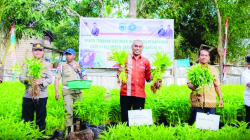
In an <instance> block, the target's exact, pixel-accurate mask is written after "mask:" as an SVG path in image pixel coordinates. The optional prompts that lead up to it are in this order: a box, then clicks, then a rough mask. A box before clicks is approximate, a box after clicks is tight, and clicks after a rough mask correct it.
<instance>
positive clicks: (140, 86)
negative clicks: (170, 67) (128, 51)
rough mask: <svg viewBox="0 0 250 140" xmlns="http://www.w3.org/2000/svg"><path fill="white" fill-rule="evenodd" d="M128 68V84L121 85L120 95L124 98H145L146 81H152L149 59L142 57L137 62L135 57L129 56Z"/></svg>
mask: <svg viewBox="0 0 250 140" xmlns="http://www.w3.org/2000/svg"><path fill="white" fill-rule="evenodd" d="M126 66H127V70H126V72H127V76H128V82H127V83H122V84H121V91H120V94H121V95H123V96H136V97H141V98H145V97H146V95H145V80H146V81H150V79H151V72H150V70H151V69H150V63H149V61H148V59H147V58H145V57H143V56H140V57H139V58H138V59H137V60H136V59H135V57H134V56H133V55H129V56H128V61H127V62H126ZM118 73H119V70H118Z"/></svg>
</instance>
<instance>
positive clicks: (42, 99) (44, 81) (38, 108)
mask: <svg viewBox="0 0 250 140" xmlns="http://www.w3.org/2000/svg"><path fill="white" fill-rule="evenodd" d="M32 53H33V56H34V58H38V60H39V61H41V62H42V63H43V65H44V67H45V69H44V70H42V71H41V73H42V77H41V78H40V79H33V77H29V76H27V73H28V71H29V70H28V69H27V68H26V66H25V65H26V64H23V66H22V71H21V76H20V81H21V82H22V83H23V84H24V85H25V87H26V89H25V94H24V97H23V104H22V119H23V120H24V121H25V122H28V121H30V122H33V120H34V113H36V125H38V127H39V130H40V131H43V133H45V131H44V130H45V127H46V122H45V119H46V116H47V111H46V105H47V99H48V91H47V86H48V85H49V84H51V83H52V82H53V73H52V71H51V69H50V63H49V62H46V61H45V60H44V59H43V55H44V46H43V45H42V44H39V43H37V44H33V48H32ZM29 81H30V82H32V83H33V84H34V85H39V86H40V87H41V92H40V94H39V95H38V96H39V97H35V98H34V97H33V96H32V95H31V93H29V87H30V86H31V85H30V84H29Z"/></svg>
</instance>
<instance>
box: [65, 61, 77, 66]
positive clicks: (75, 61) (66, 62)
mask: <svg viewBox="0 0 250 140" xmlns="http://www.w3.org/2000/svg"><path fill="white" fill-rule="evenodd" d="M75 62H76V61H75V60H73V62H72V64H69V63H68V62H66V63H67V64H69V65H72V66H74V64H75Z"/></svg>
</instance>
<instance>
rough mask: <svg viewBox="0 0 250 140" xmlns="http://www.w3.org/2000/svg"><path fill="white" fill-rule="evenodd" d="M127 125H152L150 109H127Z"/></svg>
mask: <svg viewBox="0 0 250 140" xmlns="http://www.w3.org/2000/svg"><path fill="white" fill-rule="evenodd" d="M128 121H129V126H132V125H153V118H152V109H142V110H129V111H128Z"/></svg>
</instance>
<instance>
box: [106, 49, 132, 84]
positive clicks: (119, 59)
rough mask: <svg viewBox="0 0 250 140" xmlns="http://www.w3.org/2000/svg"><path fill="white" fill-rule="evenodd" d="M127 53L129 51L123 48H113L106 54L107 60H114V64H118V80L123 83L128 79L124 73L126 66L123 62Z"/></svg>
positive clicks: (126, 57)
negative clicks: (119, 69)
mask: <svg viewBox="0 0 250 140" xmlns="http://www.w3.org/2000/svg"><path fill="white" fill-rule="evenodd" d="M128 55H129V53H127V52H126V51H124V50H116V49H113V50H112V53H111V54H110V55H109V56H108V58H109V60H111V61H115V62H116V64H117V65H119V67H120V68H122V69H121V71H120V73H119V80H121V81H122V82H124V83H127V81H128V78H127V74H126V69H127V67H126V66H125V63H126V62H127V60H128Z"/></svg>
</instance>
